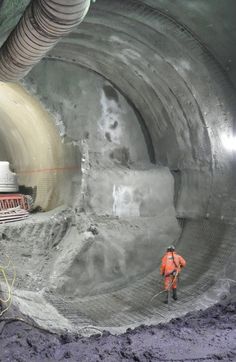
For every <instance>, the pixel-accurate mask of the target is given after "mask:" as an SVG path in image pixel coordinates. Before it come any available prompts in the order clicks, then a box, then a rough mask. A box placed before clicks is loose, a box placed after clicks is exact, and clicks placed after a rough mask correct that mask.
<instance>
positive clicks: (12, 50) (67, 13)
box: [0, 0, 90, 82]
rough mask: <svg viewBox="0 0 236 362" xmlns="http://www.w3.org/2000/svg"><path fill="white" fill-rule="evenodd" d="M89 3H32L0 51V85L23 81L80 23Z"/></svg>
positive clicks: (34, 0) (58, 0)
mask: <svg viewBox="0 0 236 362" xmlns="http://www.w3.org/2000/svg"><path fill="white" fill-rule="evenodd" d="M89 6H90V0H32V1H31V2H30V4H29V6H28V7H27V8H26V10H25V12H24V14H23V16H22V18H21V20H20V21H19V23H18V25H17V26H16V28H15V29H14V30H13V31H12V33H11V34H10V35H9V37H8V39H7V40H6V42H5V43H4V44H3V46H2V48H1V49H0V81H5V82H15V81H18V80H19V79H21V78H23V77H24V76H25V75H26V74H27V73H28V72H29V71H30V70H31V68H32V67H33V65H34V64H36V63H38V62H39V61H40V60H41V59H42V58H43V56H44V55H45V54H46V53H47V52H48V51H49V50H50V49H51V48H52V47H53V46H54V45H55V44H56V43H57V42H58V40H60V38H61V37H64V36H65V35H67V34H68V33H70V31H71V30H72V29H73V28H74V27H75V26H77V25H78V24H80V23H81V21H82V20H83V19H84V17H85V15H86V14H87V12H88V9H89Z"/></svg>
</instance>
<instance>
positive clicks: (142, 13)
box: [0, 0, 235, 328]
mask: <svg viewBox="0 0 236 362" xmlns="http://www.w3.org/2000/svg"><path fill="white" fill-rule="evenodd" d="M23 85H24V87H25V88H26V89H27V90H28V92H29V93H31V94H33V95H34V98H37V99H38V100H39V101H40V102H41V104H42V105H43V107H42V108H41V106H39V105H38V106H37V107H36V106H35V107H36V108H37V109H36V115H35V116H34V117H35V118H34V117H32V114H31V113H30V112H29V104H31V102H36V101H35V100H32V99H31V96H30V95H29V94H28V95H26V93H25V91H23V90H22V89H21V88H20V87H19V86H9V87H10V90H9V92H12V91H14V90H15V89H16V88H15V87H18V88H17V90H16V93H17V97H18V96H20V95H21V97H22V98H21V102H23V103H20V102H19V101H18V102H19V104H20V105H21V104H22V114H21V111H19V119H20V120H21V123H20V124H19V122H18V121H15V114H14V117H13V115H11V112H10V113H9V111H5V113H4V110H3V111H1V113H2V119H3V123H2V125H3V127H2V130H1V134H2V135H4V136H2V137H4V141H3V142H2V146H1V148H0V151H1V152H2V155H3V156H2V157H6V156H7V159H8V160H9V161H10V162H12V164H13V167H14V169H16V172H17V173H18V174H19V177H20V178H21V180H22V182H21V183H22V184H23V185H26V186H27V187H28V186H31V187H35V185H36V186H37V190H38V189H40V187H41V189H42V190H43V191H42V195H43V196H42V199H40V200H41V201H40V202H39V204H41V205H43V208H45V209H48V210H50V209H53V208H55V207H56V206H58V205H59V204H61V203H64V204H66V205H67V206H68V205H69V206H72V208H67V207H66V208H65V209H64V210H63V211H62V212H61V211H60V212H59V213H56V212H55V213H54V214H53V218H51V214H50V217H48V218H47V219H45V220H43V221H40V223H39V222H38V221H36V220H33V221H34V226H32V229H31V237H30V240H26V238H25V235H27V226H26V227H25V234H24V233H23V234H22V235H20V234H19V230H18V227H19V226H15V229H14V235H17V236H16V237H14V238H13V231H11V230H7V231H5V229H4V235H7V237H8V238H9V240H11V243H8V245H5V244H4V247H3V250H7V251H8V253H9V254H10V255H11V257H12V258H15V257H16V253H17V255H19V257H22V258H23V259H24V266H25V270H24V273H22V272H21V271H20V270H19V274H20V278H19V284H18V288H19V290H23V289H24V290H27V292H28V295H30V292H32V291H34V292H35V290H37V289H36V285H37V288H38V290H40V291H42V294H43V298H44V301H45V303H48V304H47V305H50V306H53V307H55V308H56V311H57V312H55V315H56V313H59V314H60V316H63V318H65V319H66V320H67V321H69V322H70V323H72V324H73V323H76V322H81V320H82V321H84V320H86V321H87V322H90V323H92V324H93V325H94V324H96V325H102V326H103V327H107V328H112V327H114V328H123V327H124V326H127V325H135V324H139V323H142V322H143V321H145V322H147V323H148V321H150V320H152V321H153V318H156V320H157V319H158V317H157V315H158V316H160V312H161V315H163V314H164V315H167V314H168V311H167V309H166V307H165V306H163V304H162V302H161V300H159V299H157V300H155V302H154V303H153V304H150V300H151V298H152V296H153V295H154V294H155V293H156V289H157V280H158V275H159V271H158V266H159V262H160V259H161V256H162V255H163V252H164V251H165V248H166V246H167V245H169V244H172V243H174V244H175V245H176V246H177V248H178V251H179V252H180V253H181V254H182V255H183V256H184V257H185V258H186V259H187V262H188V266H187V269H186V273H183V276H182V281H181V283H182V284H181V291H180V298H181V301H182V302H181V303H180V304H176V308H175V311H174V312H173V313H181V312H182V313H183V312H186V310H191V309H192V308H195V307H196V306H199V305H202V304H204V303H205V305H207V303H208V304H209V303H211V302H212V303H213V302H215V301H216V300H219V299H220V298H221V297H222V296H223V295H225V293H227V292H228V290H227V288H226V287H225V286H222V285H220V284H219V283H218V284H217V280H218V277H217V276H218V273H219V266H220V265H221V264H222V262H223V261H224V260H226V259H227V258H228V257H229V255H230V254H231V253H232V251H233V240H234V232H235V228H234V224H233V220H234V218H235V216H234V212H233V208H234V201H233V199H234V198H233V197H231V200H232V202H230V203H229V196H230V195H229V189H230V190H231V196H232V194H233V195H234V193H235V191H234V189H235V187H234V186H233V185H234V172H233V167H232V165H233V160H232V155H231V154H230V153H227V152H226V150H225V149H224V147H223V145H222V141H221V139H222V133H225V132H226V133H229V134H231V133H232V129H233V120H234V117H235V109H234V105H233V102H232V100H233V95H234V91H233V90H232V88H231V85H230V84H229V82H228V81H227V79H226V78H225V75H224V74H223V72H222V69H220V68H219V66H218V64H217V62H216V61H215V59H214V58H213V57H212V56H211V54H209V51H208V50H207V49H206V48H205V47H204V46H203V45H202V44H201V43H200V42H199V40H198V39H197V38H196V37H194V36H193V35H192V34H191V33H190V32H189V31H188V30H187V29H186V27H184V26H183V25H180V24H178V23H177V22H176V21H172V19H171V18H170V17H166V16H164V15H163V13H162V12H160V11H158V10H156V9H155V10H154V9H153V8H152V7H149V6H146V5H144V4H140V2H137V1H129V2H127V3H126V4H125V5H124V6H120V2H119V1H113V2H112V4H111V2H110V1H106V0H102V1H100V2H97V3H96V4H94V6H93V8H92V9H91V11H90V13H89V15H88V17H87V18H86V20H85V21H84V23H83V24H82V25H81V26H80V27H79V28H78V29H76V30H75V31H73V32H72V33H71V34H70V35H69V36H68V37H67V38H66V39H63V40H62V41H61V42H60V43H58V45H57V46H56V47H55V48H54V49H53V50H52V51H51V52H50V53H49V54H48V55H47V57H46V58H45V59H44V60H43V61H41V63H39V64H38V65H37V66H36V67H35V68H34V69H33V70H32V71H31V72H30V73H29V75H28V76H27V77H26V78H25V79H24V81H23ZM4 87H6V85H4ZM5 93H6V92H5ZM9 94H10V93H9ZM26 97H29V98H30V99H27V102H25V99H26ZM7 98H9V97H7V96H6V99H5V101H4V102H3V103H4V104H5V102H9V99H7ZM14 99H16V98H14ZM11 102H12V101H11ZM24 102H25V103H24ZM4 104H2V107H3V106H4ZM6 104H7V103H6ZM19 104H18V103H17V104H15V105H14V107H15V106H17V107H20V105H19ZM14 107H12V108H11V109H14ZM38 107H39V108H38ZM0 109H1V107H0ZM3 109H4V108H3ZM45 109H47V111H48V112H47V113H45ZM25 112H29V114H28V115H27V117H26V116H25V115H26V113H25ZM40 112H42V113H40ZM49 114H50V116H49ZM48 117H49V118H50V117H51V118H50V119H49V118H48ZM32 119H33V121H32ZM43 119H44V120H45V119H46V120H47V121H43V122H42V120H43ZM9 128H12V129H14V130H15V131H14V132H15V133H14V134H11V133H9V134H10V136H9V135H8V130H9ZM35 130H37V132H35ZM32 135H33V136H32ZM40 135H42V136H43V137H42V139H41V141H40V137H39V136H40ZM26 136H27V137H26ZM28 136H29V137H28ZM30 137H33V139H30ZM5 139H7V140H8V141H7V142H6V141H5ZM17 139H21V140H22V139H23V140H24V142H25V145H24V147H22V148H21V147H20V146H19V148H18V146H17V145H18V140H17ZM14 141H15V142H14ZM21 142H22V141H21ZM37 145H38V146H37ZM33 149H35V158H34V157H30V158H27V157H29V156H28V154H29V153H30V152H31V150H33ZM68 149H69V150H70V151H68ZM28 151H30V152H28ZM45 151H47V152H45ZM67 152H68V153H67ZM16 153H17V157H15V154H16ZM32 154H34V153H32ZM68 154H69V156H68ZM39 165H40V167H39ZM68 165H69V166H68ZM71 165H72V166H71ZM68 167H69V168H70V167H72V168H73V167H79V168H80V169H79V170H78V173H75V174H73V176H72V175H71V173H68V172H67V171H69V170H66V171H65V172H64V171H63V172H62V173H60V172H61V170H65V169H66V168H68ZM51 169H52V170H53V173H52V175H53V177H52V176H51V174H50V173H49V172H48V170H51ZM37 170H41V171H42V170H45V172H44V173H43V172H41V171H40V172H38V173H37ZM26 171H31V174H30V175H29V174H26ZM32 171H35V172H32ZM24 172H25V173H24ZM49 175H50V176H49ZM61 175H63V176H61ZM61 177H62V179H61ZM41 180H42V181H41ZM225 183H227V188H226V187H225ZM45 185H46V186H45ZM231 186H232V187H231ZM65 187H66V188H67V189H66V190H69V191H68V193H67V192H65ZM69 194H70V195H71V203H69V202H68V198H67V195H69ZM38 198H39V196H38ZM65 199H66V200H67V202H68V203H66V202H65ZM41 205H40V206H41ZM11 233H12V234H11ZM38 240H40V242H39V243H38V244H37V245H36V242H37V241H38ZM19 241H21V243H19ZM2 244H3V243H2ZM16 244H17V246H16ZM22 244H24V247H25V248H26V249H29V248H30V245H32V244H33V245H34V248H33V249H32V252H30V253H29V255H28V256H27V255H26V253H25V252H23V250H22V246H21V245H22ZM42 250H43V251H44V252H42ZM35 258H37V260H38V267H37V268H36V269H34V275H32V268H33V260H35ZM226 276H227V270H225V277H226ZM207 290H208V291H209V293H208V295H207V296H206V294H204V293H206V291H207ZM19 295H20V298H24V297H23V296H22V294H21V293H20V294H19ZM204 295H205V297H203V296H204ZM30 298H31V300H32V304H33V303H34V298H36V296H35V297H33V296H32V295H31V297H30ZM204 298H205V299H204ZM200 299H201V301H200ZM68 303H69V307H68ZM201 303H202V304H201ZM158 313H159V314H158ZM60 323H62V322H60Z"/></svg>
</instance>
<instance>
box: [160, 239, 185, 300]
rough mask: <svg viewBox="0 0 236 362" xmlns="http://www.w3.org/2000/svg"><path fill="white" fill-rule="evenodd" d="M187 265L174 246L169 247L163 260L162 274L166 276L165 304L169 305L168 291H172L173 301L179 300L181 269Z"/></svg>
mask: <svg viewBox="0 0 236 362" xmlns="http://www.w3.org/2000/svg"><path fill="white" fill-rule="evenodd" d="M185 265H186V261H185V260H184V258H183V257H182V256H180V255H178V254H177V253H176V252H175V247H174V246H173V245H171V246H169V247H168V248H167V250H166V253H165V255H164V256H163V258H162V263H161V268H160V273H161V275H162V276H164V285H165V291H166V299H165V301H164V302H165V303H168V291H169V290H172V293H173V299H174V300H177V299H178V298H177V283H178V276H179V273H180V272H181V269H182V268H184V267H185Z"/></svg>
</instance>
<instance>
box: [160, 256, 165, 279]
mask: <svg viewBox="0 0 236 362" xmlns="http://www.w3.org/2000/svg"><path fill="white" fill-rule="evenodd" d="M165 269H166V256H163V258H162V261H161V267H160V274H161V275H164V274H165Z"/></svg>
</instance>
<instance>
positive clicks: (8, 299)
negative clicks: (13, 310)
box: [0, 255, 16, 317]
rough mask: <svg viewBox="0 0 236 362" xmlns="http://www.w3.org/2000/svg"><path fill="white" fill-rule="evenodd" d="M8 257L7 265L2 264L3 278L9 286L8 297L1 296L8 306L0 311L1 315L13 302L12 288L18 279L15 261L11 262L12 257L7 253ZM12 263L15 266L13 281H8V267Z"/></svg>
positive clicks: (0, 300) (1, 300)
mask: <svg viewBox="0 0 236 362" xmlns="http://www.w3.org/2000/svg"><path fill="white" fill-rule="evenodd" d="M6 257H7V258H8V264H7V266H6V267H2V266H0V273H2V275H3V279H4V281H5V284H6V287H7V295H8V297H7V299H6V300H4V299H2V298H0V302H1V303H3V304H7V306H6V308H5V309H3V310H2V311H1V313H0V317H1V316H2V315H3V314H4V313H6V311H7V310H8V309H9V308H10V306H11V304H12V289H13V286H14V284H15V280H16V271H15V267H14V265H13V263H12V262H11V260H10V258H9V256H8V255H6ZM10 265H12V268H13V279H12V281H11V283H9V281H8V277H7V274H6V269H7V268H8V267H9V266H10Z"/></svg>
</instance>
